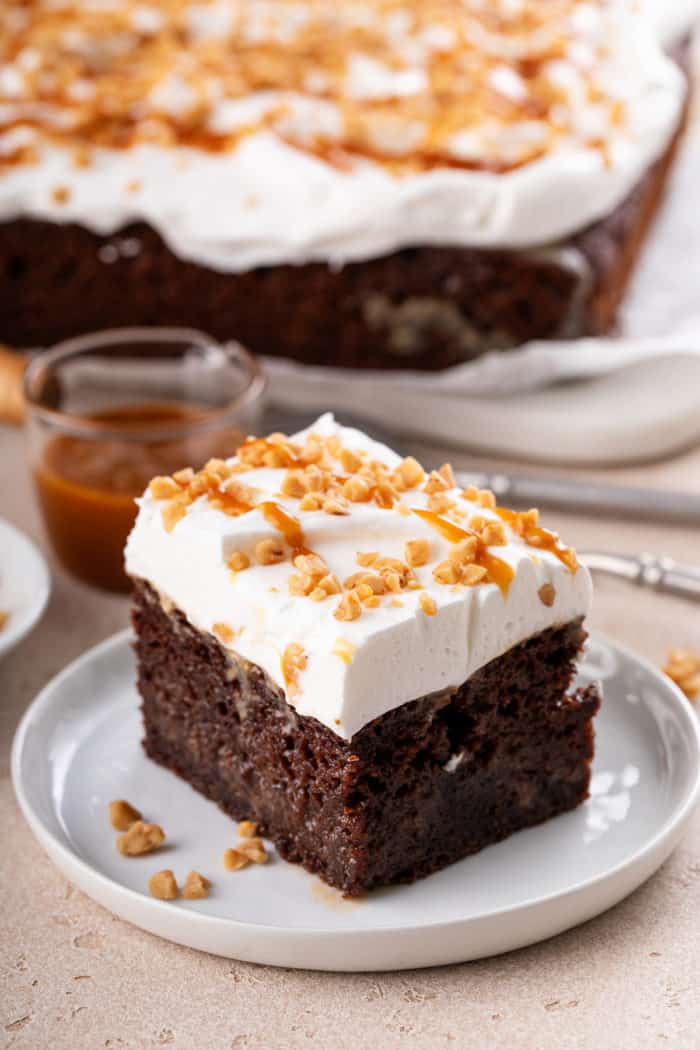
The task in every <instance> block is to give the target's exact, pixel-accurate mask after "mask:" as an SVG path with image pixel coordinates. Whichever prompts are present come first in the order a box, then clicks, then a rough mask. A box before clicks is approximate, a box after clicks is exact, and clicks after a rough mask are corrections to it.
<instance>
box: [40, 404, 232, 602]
mask: <svg viewBox="0 0 700 1050" xmlns="http://www.w3.org/2000/svg"><path fill="white" fill-rule="evenodd" d="M85 418H86V419H87V420H89V421H90V422H92V423H98V424H101V425H103V426H105V427H109V429H110V432H115V431H118V430H124V432H125V434H127V433H128V432H129V431H132V432H133V431H134V430H138V431H139V432H144V431H145V430H147V428H148V427H149V426H152V425H153V424H161V425H162V424H165V423H174V424H182V423H189V422H193V421H196V420H201V419H202V418H206V412H204V411H203V410H201V409H196V408H191V407H188V406H186V405H177V404H167V403H163V404H157V403H154V404H145V405H129V406H128V407H125V408H121V409H110V410H108V411H104V412H94V413H91V414H90V415H88V416H86V417H85ZM244 437H245V435H244V434H243V433H241V431H239V430H235V429H233V428H227V429H226V430H224V431H217V432H216V433H214V434H202V435H197V436H192V437H189V438H185V439H175V440H172V441H153V442H151V441H148V440H143V441H142V440H130V441H129V440H121V441H120V440H119V439H118V438H116V437H114V438H110V439H100V440H91V439H90V438H82V437H76V436H73V435H67V434H59V435H56V436H55V437H51V438H49V440H48V441H47V442H46V444H45V446H44V450H43V455H42V457H41V459H40V461H39V462H38V464H37V465H36V466H35V468H34V478H35V481H36V486H37V492H38V496H39V504H40V506H41V509H42V512H43V515H44V520H45V522H46V528H47V531H48V533H49V537H50V539H51V542H52V544H53V546H54V549H55V551H56V554H57V555H58V557H59V559H60V560H61V562H62V563H63V565H64V566H65V568H66V569H68V571H69V572H71V573H72V574H73V575H74V576H77V577H78V579H81V580H84V581H85V582H86V583H90V584H93V585H94V586H96V587H101V588H103V589H105V590H109V591H128V590H129V586H130V585H129V580H128V578H127V576H126V574H125V572H124V546H125V544H126V540H127V537H128V535H129V533H130V531H131V529H132V526H133V524H134V521H135V520H136V513H137V510H138V507H137V505H136V502H135V501H136V498H137V497H138V496H141V495H142V494H143V492H144V490H145V489H146V487H147V486H148V483H149V481H150V480H151V478H153V477H155V475H157V474H172V473H174V472H175V471H176V470H179V469H180V468H181V467H183V466H185V465H187V466H190V465H192V466H194V467H195V469H196V468H198V467H200V466H202V465H203V464H204V463H205V462H206V460H207V459H210V458H211V457H213V456H217V457H222V458H224V457H227V456H232V455H233V454H234V453H235V451H236V449H237V448H238V446H239V445H240V443H241V441H242V440H243V438H244Z"/></svg>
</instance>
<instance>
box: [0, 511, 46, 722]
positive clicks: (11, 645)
mask: <svg viewBox="0 0 700 1050" xmlns="http://www.w3.org/2000/svg"><path fill="white" fill-rule="evenodd" d="M3 529H5V530H7V532H9V533H10V535H11V536H12V537H13V539H14V541H15V542H16V543H19V544H20V545H23V546H24V547H26V548H27V550H28V552H29V556H30V557H33V558H34V559H35V562H36V565H37V567H38V569H39V572H40V573H41V576H42V585H41V594H40V598H39V600H38V601H37V603H36V605H35V606H34V607H33V608H32V609H31V611H30V612H29V615H28V616H27V619H26V621H25V622H24V623H23V624H21V625H20V626H19V627H13V626H12V621H11V619H10V625H9V626H8V627H7V628H6V630H5V631H3V632H2V633H1V634H0V659H2V657H3V656H7V654H8V653H11V652H12V650H13V649H15V648H16V647H17V646H18V645H19V644H20V642H22V641H23V640H24V639H25V638H26V637H27V635H28V634H29V633H30V632H31V631H33V630H34V628H35V627H36V625H37V624H38V622H39V620H40V619H41V617H42V616H43V615H44V613H45V612H46V606H47V605H48V603H49V598H50V597H51V571H50V569H49V565H48V562H47V560H46V558H45V557H44V554H43V552H42V551H41V550H40V549H39V546H38V544H37V543H35V541H34V540H33V539H31V537H30V536H28V535H27V533H26V532H24V530H23V529H20V528H18V526H17V525H13V523H12V522H11V521H9V520H8V519H7V518H0V532H2V530H3ZM48 684H49V683H47V685H48ZM44 688H45V687H44ZM42 692H43V689H42ZM32 702H33V701H32Z"/></svg>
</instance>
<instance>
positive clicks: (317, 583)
mask: <svg viewBox="0 0 700 1050" xmlns="http://www.w3.org/2000/svg"><path fill="white" fill-rule="evenodd" d="M310 435H313V436H312V437H311V438H310V437H309V436H310ZM290 440H291V442H292V443H293V447H295V448H299V447H305V443H307V442H308V441H309V440H310V441H311V445H310V446H309V447H311V448H318V447H321V448H323V449H324V457H325V458H324V460H323V461H321V462H322V463H323V464H325V465H323V466H322V468H314V467H313V466H312V467H307V468H306V469H305V471H302V472H301V479H302V482H303V484H306V483H307V481H308V479H309V478H310V477H311V476H312V475H313V476H314V477H317V476H318V473H319V472H320V473H321V474H323V475H324V476H326V480H327V478H328V477H330V478H331V488H333V486H340V487H341V488H342V490H343V491H344V492H346V493H348V494H349V496H355V497H358V496H362V497H363V499H364V497H367V498H366V499H364V501H362V502H356V501H354V500H353V499H352V498H349V496H348V497H344V496H342V495H341V496H337V497H335V496H331V497H325V496H323V495H322V497H321V498H323V499H324V501H325V503H326V504H328V505H326V506H325V508H324V506H321V507H320V508H319V509H309V510H305V509H302V506H306V505H307V504H308V503H309V499H306V500H304V498H303V497H301V498H300V495H299V494H297V495H296V496H291V495H285V494H284V493H285V492H290V491H296V489H295V485H296V483H297V481H298V480H299V479H298V477H296V475H297V474H298V473H299V472H298V471H296V470H295V468H293V467H292V468H288V467H285V466H280V467H274V466H273V467H270V466H265V465H263V466H254V465H252V462H251V459H250V458H248V461H247V463H245V469H244V470H243V469H242V468H241V466H240V461H239V460H238V459H232V460H229V461H227V464H226V467H225V468H224V467H222V466H218V467H216V469H218V470H219V471H220V473H221V474H222V476H224V480H222V482H221V485H222V486H223V490H224V492H225V493H226V492H227V493H228V495H226V494H225V495H224V497H223V498H222V504H223V506H222V507H217V506H215V505H213V503H216V501H217V498H218V497H219V489H218V487H217V486H218V482H216V481H215V484H214V488H213V490H212V489H211V487H210V489H209V491H208V492H206V493H203V494H201V495H197V494H196V493H197V487H198V485H199V483H198V482H197V481H196V480H195V481H192V480H191V479H189V484H190V485H191V486H192V496H191V497H187V499H185V500H184V502H183V499H182V498H180V502H179V503H178V499H175V500H174V501H171V500H170V495H171V493H172V492H175V491H176V489H175V487H174V486H175V484H176V483H175V482H172V481H171V479H160V487H159V485H158V484H157V483H154V485H153V486H152V490H151V491H149V492H147V493H146V494H145V495H144V497H143V498H142V499H141V500H140V501H139V502H140V509H139V514H138V519H137V522H136V525H135V527H134V529H133V531H132V533H131V536H130V537H129V541H128V544H127V549H126V568H127V571H128V572H129V574H130V575H132V576H133V577H137V578H140V579H143V580H146V581H147V582H148V583H149V584H151V585H152V586H153V587H154V588H155V589H156V590H157V591H158V592H160V594H161V595H163V596H165V598H166V600H168V601H170V602H172V603H173V605H174V606H176V607H177V608H178V609H180V610H181V611H182V612H183V613H184V614H185V616H186V617H187V619H188V620H189V621H190V623H192V624H193V625H194V626H195V627H197V628H198V629H200V630H202V631H207V632H211V633H213V634H214V635H215V636H216V637H217V638H218V639H219V641H220V642H221V643H222V644H223V645H224V646H227V647H229V648H231V649H232V650H235V651H236V652H238V653H240V654H241V656H243V657H244V658H245V659H247V660H249V661H251V662H253V663H255V664H258V665H260V666H261V667H262V668H264V670H265V671H266V672H267V674H268V675H269V676H270V678H271V679H272V680H273V681H274V682H275V683H276V684H277V685H278V686H279V687H280V688H281V689H283V690H284V691H285V694H286V696H287V699H288V701H289V702H290V703H291V704H293V706H294V707H295V709H296V710H297V711H298V712H299V713H300V714H303V715H308V716H312V717H314V718H316V719H318V720H319V721H320V722H322V723H323V724H324V725H326V726H328V727H329V728H330V729H332V730H333V731H334V732H336V733H337V734H338V735H339V736H342V737H344V738H346V739H349V738H350V737H351V736H353V734H354V733H356V732H357V731H358V730H359V729H361V728H362V727H363V726H364V725H366V724H367V723H368V722H370V721H372V720H373V719H374V718H377V717H378V716H380V715H382V714H384V713H386V712H387V711H389V710H392V709H393V708H395V707H398V706H399V705H401V704H403V703H405V702H407V701H410V700H413V699H416V698H417V697H420V696H423V695H426V694H428V693H432V692H435V691H436V690H439V689H444V688H446V687H452V686H458V685H460V684H461V683H462V682H464V681H465V680H466V679H467V678H468V677H469V676H470V675H471V674H473V673H474V672H475V671H476V670H478V669H479V668H480V667H482V666H483V665H484V664H486V663H488V662H489V661H490V660H493V659H494V658H496V657H497V656H499V655H501V654H502V653H504V652H505V651H506V650H508V649H510V648H511V647H512V646H514V645H517V644H518V643H519V642H522V641H524V640H525V639H527V638H530V637H531V636H532V635H535V634H537V633H538V632H540V631H542V630H544V629H546V628H547V627H551V626H553V625H557V624H563V623H566V622H568V621H570V620H572V619H575V618H576V617H579V616H585V615H586V613H587V612H588V609H589V606H590V601H591V580H590V576H589V573H588V572H587V570H586V569H585V568H584V567H582V566H579V565H578V564H577V562H576V560H575V555H574V553H573V552H572V551H570V550H569V549H568V548H565V547H563V546H562V545H561V544H560V543H559V542H558V541H556V540H554V539H553V538H552V536H551V534H549V533H547V532H546V531H544V530H541V529H539V528H538V527H534V526H533V528H532V529H531V528H530V526H529V524H528V522H531V521H532V519H531V518H527V516H526V517H525V518H521V517H520V516H512V518H510V519H509V516H508V514H507V513H506V512H503V511H500V510H499V508H495V507H493V506H492V505H491V504H492V502H493V501H492V500H491V499H490V498H489V497H490V494H488V493H478V492H473V491H467V492H466V494H465V493H463V492H462V490H461V489H459V488H456V487H453V485H452V483H451V478H450V475H449V472H446V473H445V474H444V476H443V475H437V476H436V475H434V474H431V475H430V476H424V477H421V479H420V481H419V482H418V483H416V484H413V481H414V480H415V478H414V477H413V474H414V473H415V472H416V470H417V468H416V467H415V466H414V465H413V463H412V462H409V464H408V465H407V466H402V463H403V462H404V461H402V459H401V457H400V456H398V455H397V454H396V453H394V452H393V451H391V450H390V449H388V448H387V447H385V446H384V445H381V444H378V443H377V442H374V441H372V440H371V439H370V438H368V437H367V436H366V435H364V434H362V433H360V432H359V431H357V430H353V429H349V428H345V427H341V426H339V425H338V424H337V423H336V422H335V421H334V419H333V417H332V416H330V415H326V416H323V417H322V418H321V419H319V420H318V421H317V423H316V424H314V425H313V427H311V428H310V429H309V430H308V431H304V432H303V433H301V434H298V435H295V436H294V437H293V438H292V439H290ZM266 447H267V446H263V448H266ZM274 447H275V446H274V445H272V446H271V447H270V450H271V455H272V456H273V460H274V455H275V452H274ZM331 449H332V450H333V451H330V450H331ZM338 456H339V457H340V458H337V457H338ZM268 458H269V457H268ZM244 459H245V455H244ZM376 464H383V465H385V466H386V468H387V470H386V471H385V472H384V473H382V471H381V468H379V471H378V469H377V466H376ZM358 466H359V473H358ZM238 470H241V472H240V473H237V472H236V471H238ZM229 471H230V472H232V473H230V475H229V474H228V472H229ZM290 471H291V473H293V474H294V475H295V477H296V481H295V480H294V479H292V482H290V480H289V478H288V475H289V474H290ZM397 471H399V474H398V475H397V473H396V472H397ZM401 471H404V473H405V476H406V478H407V479H408V481H410V482H411V485H410V487H403V488H402V484H403V483H401V482H397V481H396V478H397V477H399V476H401V475H400V472H401ZM227 475H228V476H227ZM417 476H418V475H417V474H416V477H417ZM373 477H374V478H377V477H378V478H380V479H381V478H387V479H389V480H387V481H386V482H382V481H381V480H380V481H379V482H377V483H376V484H375V482H374V481H373V480H371V479H372V478H373ZM392 477H393V478H394V479H395V481H394V482H392V481H391V480H390V479H391V478H392ZM358 479H359V484H360V488H359V490H357V491H355V489H356V483H358ZM366 479H370V480H369V481H366ZM168 481H170V484H168ZM187 483H188V478H186V477H184V476H183V478H182V479H181V481H180V489H181V491H182V492H185V489H184V486H185V485H186V484H187ZM363 483H366V485H367V486H369V488H368V492H369V491H371V496H368V493H367V492H364V491H363V490H362V488H361V485H362V484H363ZM394 483H395V484H397V485H398V488H399V491H398V493H397V496H396V502H395V503H394V505H393V506H383V505H378V502H377V501H379V503H380V504H386V503H389V502H390V498H386V499H385V498H384V496H383V493H384V488H383V486H384V485H385V484H389V485H390V486H391V485H392V484H394ZM313 484H314V485H316V484H317V482H316V481H314V482H313ZM406 484H408V482H406ZM241 486H243V487H241ZM200 487H201V486H200ZM426 488H427V490H428V491H425V490H426ZM301 491H302V489H301V488H299V493H301ZM311 491H312V493H313V492H315V491H318V490H317V489H313V490H311ZM154 492H155V494H154ZM232 494H233V495H232ZM329 499H330V500H331V503H328V500H329ZM310 502H311V503H313V502H314V500H313V498H311V500H310ZM249 505H252V507H253V509H250V510H247V509H245V508H246V507H247V506H249ZM173 508H174V509H175V513H173ZM271 508H272V509H271ZM430 508H433V509H432V510H431V509H430ZM227 511H228V512H227ZM239 511H242V512H239ZM504 514H505V518H504ZM523 522H525V525H523ZM290 523H291V524H290ZM294 523H296V525H295V524H294ZM446 533H449V534H450V535H449V538H448V537H447V536H446ZM462 534H463V535H464V536H466V537H469V538H470V540H469V542H468V543H467V547H469V543H470V542H471V540H472V538H473V536H475V535H476V534H479V535H480V536H481V537H482V539H481V540H480V541H479V554H478V556H476V560H474V557H475V556H474V551H473V550H472V551H471V553H469V552H468V553H467V554H466V556H465V561H464V562H463V563H461V562H460V561H459V557H457V555H459V550H456V548H457V547H458V544H459V543H460V542H461V540H460V536H461V535H462ZM474 542H476V541H474ZM261 543H262V547H261V546H260V544H261ZM407 544H408V547H407ZM473 546H474V543H472V547H473ZM547 548H549V549H547ZM295 549H303V551H304V553H302V554H301V558H302V559H307V558H309V557H312V558H317V559H320V561H321V563H322V565H323V569H322V571H321V573H320V574H319V573H316V575H314V565H313V564H312V563H311V562H306V561H304V560H302V561H301V562H299V554H297V557H296V561H295V562H293V561H292V558H293V557H294V553H295ZM272 554H274V555H275V557H279V558H280V560H277V561H275V560H269V559H270V558H271V557H272ZM241 556H242V557H241ZM358 556H359V560H358ZM261 558H262V561H261ZM451 559H452V560H451ZM246 561H247V562H248V563H249V564H248V565H247V567H242V568H238V566H242V565H244V563H245V562H246ZM484 565H486V566H488V567H489V568H488V571H486V570H484V568H483V567H484ZM307 569H308V573H307ZM357 574H360V576H359V577H358V576H357ZM367 578H369V582H364V580H366V579H367ZM329 581H330V582H329ZM363 582H364V590H363V589H361V588H362V586H363ZM324 587H325V588H327V589H328V593H327V594H326V593H323V591H324ZM336 587H337V589H336ZM358 588H360V589H358ZM367 588H369V593H368V590H367ZM375 591H376V592H377V593H374V592H375ZM319 592H320V593H319ZM358 610H359V611H358Z"/></svg>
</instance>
